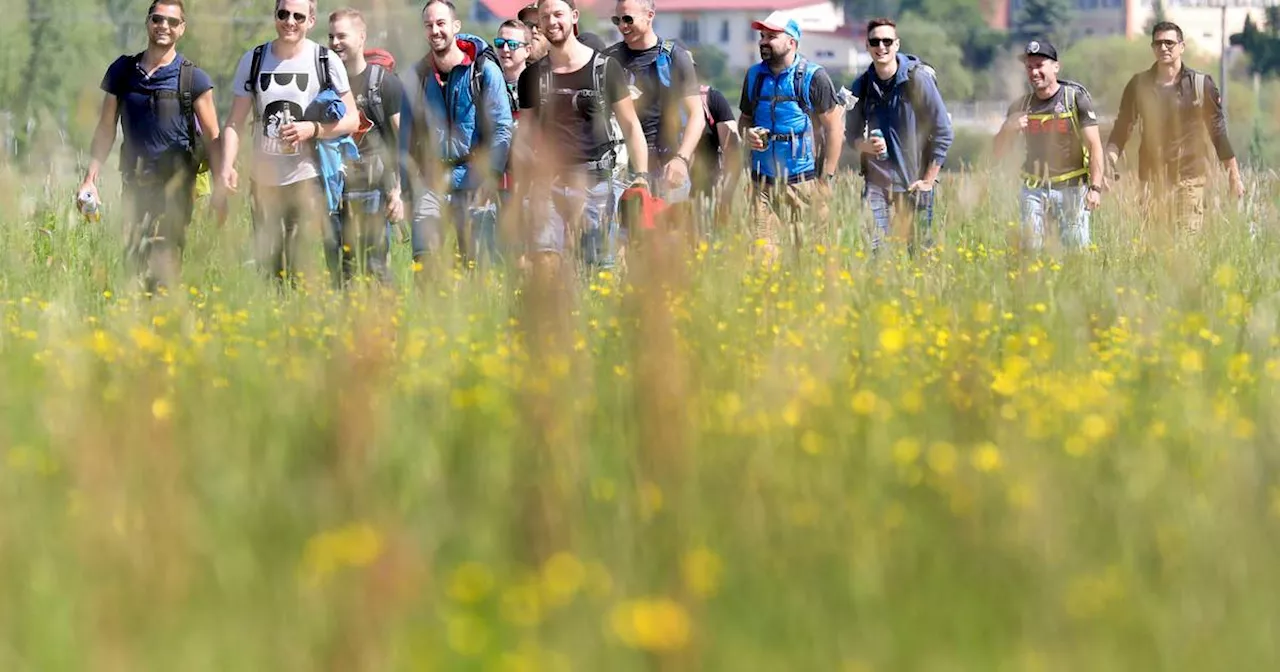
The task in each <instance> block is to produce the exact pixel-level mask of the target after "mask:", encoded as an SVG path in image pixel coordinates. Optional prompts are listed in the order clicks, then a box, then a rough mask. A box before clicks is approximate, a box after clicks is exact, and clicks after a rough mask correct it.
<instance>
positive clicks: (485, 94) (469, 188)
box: [400, 0, 512, 268]
mask: <svg viewBox="0 0 1280 672" xmlns="http://www.w3.org/2000/svg"><path fill="white" fill-rule="evenodd" d="M422 21H423V25H424V26H425V28H426V32H427V40H428V42H429V43H430V46H431V50H430V52H429V53H428V54H427V56H426V57H425V58H423V60H422V61H420V62H418V63H417V64H416V65H415V66H414V69H413V75H412V81H411V82H407V83H406V89H407V90H408V95H406V96H405V101H404V103H403V104H402V106H401V110H402V111H401V118H405V117H407V118H408V119H410V120H411V123H408V124H402V126H401V133H400V138H401V141H400V149H401V152H402V155H403V156H408V157H409V159H411V160H410V161H407V162H406V161H402V168H403V169H405V170H406V172H405V174H404V175H402V176H401V184H403V185H404V186H405V187H406V188H407V187H409V186H410V185H411V184H412V183H411V181H410V180H411V179H413V177H415V176H414V175H412V174H410V172H409V171H408V169H409V168H410V165H411V164H412V165H416V166H417V172H416V177H418V178H419V179H420V182H421V184H422V188H421V189H420V193H418V194H417V198H416V200H415V203H416V206H415V210H414V215H413V258H414V262H415V268H416V267H417V264H422V263H425V262H426V257H427V255H428V254H429V253H431V252H433V251H435V250H436V249H439V248H440V247H441V244H442V239H443V235H444V233H443V230H442V224H441V222H442V220H444V219H446V218H447V219H449V220H451V221H452V222H453V225H454V229H455V231H456V232H457V236H458V253H459V255H460V256H461V259H462V262H463V263H464V264H469V263H471V262H473V261H474V260H475V259H476V240H477V236H480V237H483V238H490V237H491V236H492V233H491V230H492V229H493V228H496V226H497V207H498V205H497V201H498V198H497V197H498V188H499V186H500V184H501V180H502V175H503V173H505V172H506V168H507V155H508V154H509V152H510V148H511V128H512V116H511V102H510V99H509V98H508V97H507V85H506V82H505V80H504V79H503V76H502V67H501V66H500V65H499V64H498V58H497V56H496V55H495V54H494V52H493V49H491V48H490V47H489V45H488V44H486V43H485V41H484V40H482V39H480V38H479V37H476V36H475V35H468V34H465V33H461V32H460V31H461V29H462V22H461V21H460V20H459V19H458V15H457V11H456V9H455V8H454V5H453V3H452V2H451V0H428V2H427V4H426V7H424V8H423V10H422Z"/></svg>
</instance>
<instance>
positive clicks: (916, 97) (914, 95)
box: [851, 59, 938, 116]
mask: <svg viewBox="0 0 1280 672" xmlns="http://www.w3.org/2000/svg"><path fill="white" fill-rule="evenodd" d="M916 73H920V74H923V75H928V76H929V78H930V79H932V80H933V82H934V84H935V85H937V83H938V70H937V69H936V68H934V67H933V66H932V65H930V64H929V62H928V61H925V60H923V59H920V60H917V61H915V62H914V63H913V64H912V66H911V67H910V68H909V69H907V83H906V93H907V102H909V103H911V108H912V109H918V108H919V107H920V106H921V103H922V102H923V100H922V96H923V94H922V93H921V92H920V84H919V81H920V80H918V79H916ZM861 81H862V86H861V87H854V88H855V89H856V90H855V91H852V92H851V93H852V94H853V95H854V97H855V98H856V99H857V100H856V101H855V102H854V104H855V105H856V104H857V103H858V102H860V101H862V100H863V99H865V98H866V97H867V87H869V86H871V78H870V77H868V76H867V75H865V74H864V75H863V76H862V78H861ZM864 116H865V114H864Z"/></svg>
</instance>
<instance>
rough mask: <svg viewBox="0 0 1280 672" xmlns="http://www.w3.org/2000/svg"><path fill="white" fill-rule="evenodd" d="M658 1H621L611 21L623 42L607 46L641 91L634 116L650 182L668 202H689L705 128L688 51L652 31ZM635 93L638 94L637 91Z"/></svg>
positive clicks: (615, 6) (615, 8)
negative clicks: (692, 174) (692, 171)
mask: <svg viewBox="0 0 1280 672" xmlns="http://www.w3.org/2000/svg"><path fill="white" fill-rule="evenodd" d="M655 15H656V11H655V5H654V0H618V2H617V3H616V4H615V5H614V15H613V19H612V20H613V25H614V26H616V27H617V29H618V32H619V33H620V34H621V35H622V41H621V42H619V43H618V44H615V45H614V46H613V47H612V48H610V49H609V50H608V52H607V53H608V54H609V55H610V56H613V57H614V58H616V59H618V63H620V64H621V65H622V67H623V69H625V70H626V71H627V72H628V73H630V75H631V81H632V84H633V85H634V86H635V87H636V88H637V89H638V90H639V92H640V95H639V97H637V98H635V106H636V115H637V116H639V117H640V125H641V126H643V127H644V139H645V143H646V144H647V145H648V150H649V170H650V171H651V174H650V183H651V184H652V185H653V187H654V193H655V194H656V195H658V196H660V197H662V198H663V199H664V200H666V201H667V203H669V204H670V203H678V202H681V201H685V200H688V198H689V191H690V187H691V183H690V181H689V168H690V167H691V165H692V163H693V159H694V156H695V152H697V149H698V141H699V140H701V139H702V132H703V130H704V129H705V128H706V125H707V124H706V119H705V118H704V115H703V114H702V97H701V95H700V93H699V90H698V75H697V73H696V72H695V70H694V66H693V57H692V56H691V55H690V54H689V50H688V49H685V48H684V47H683V46H680V45H678V44H676V43H675V42H674V41H672V40H663V39H661V38H660V37H658V34H657V33H655V32H654V30H653V18H654V16H655ZM633 96H634V93H633Z"/></svg>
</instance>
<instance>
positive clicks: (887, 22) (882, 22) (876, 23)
mask: <svg viewBox="0 0 1280 672" xmlns="http://www.w3.org/2000/svg"><path fill="white" fill-rule="evenodd" d="M885 26H889V27H890V28H892V29H893V32H894V33H895V34H897V32H898V24H897V23H894V21H893V19H889V18H885V17H883V16H882V17H880V18H877V19H871V20H870V21H868V22H867V35H868V36H870V35H871V31H873V30H875V29H876V28H883V27H885Z"/></svg>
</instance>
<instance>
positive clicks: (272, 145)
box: [219, 0, 360, 280]
mask: <svg viewBox="0 0 1280 672" xmlns="http://www.w3.org/2000/svg"><path fill="white" fill-rule="evenodd" d="M315 23H316V3H315V0H278V1H277V2H276V13H275V26H276V35H277V37H276V39H274V40H272V41H271V42H268V43H267V44H266V45H264V48H263V49H262V52H261V57H260V58H261V64H260V66H259V72H258V74H257V77H253V76H252V75H253V61H254V51H255V50H249V51H248V52H246V53H245V54H244V56H242V57H241V58H240V63H239V65H238V66H237V67H236V74H235V78H234V79H233V80H232V83H231V86H232V87H233V90H234V91H235V96H236V97H235V101H234V102H233V103H232V105H231V114H230V116H229V117H228V119H227V127H226V129H225V130H224V131H223V138H224V142H225V145H224V152H225V161H224V162H223V166H222V170H221V175H220V177H221V179H220V185H219V186H220V187H221V188H222V189H223V190H225V191H235V189H236V187H237V185H236V178H235V172H234V171H233V170H232V168H233V167H234V165H235V160H236V155H237V153H238V151H239V148H240V130H241V129H242V128H243V126H244V123H245V121H246V120H247V119H248V116H249V111H250V109H252V110H253V111H254V115H255V117H256V118H257V126H258V128H257V132H256V133H254V134H253V137H254V150H255V152H254V160H253V166H252V168H251V170H250V175H251V176H252V178H251V179H252V184H251V186H250V197H251V199H252V201H253V225H254V252H255V256H256V258H257V260H258V263H259V264H261V265H263V266H264V270H266V271H268V272H270V273H271V275H272V276H273V277H276V278H277V279H285V278H286V277H288V279H290V280H292V279H293V277H292V276H293V274H294V273H295V271H296V268H297V265H298V264H297V260H298V249H297V248H298V245H297V241H298V234H299V229H300V226H301V225H302V224H303V223H304V222H305V221H307V220H308V219H311V220H313V221H316V222H320V221H322V218H323V217H325V216H326V215H325V213H324V211H325V206H324V203H325V195H324V188H323V185H321V182H320V168H319V163H318V160H317V158H316V152H315V146H314V141H317V140H326V139H332V138H337V137H341V136H343V135H348V134H350V133H352V132H354V131H355V130H357V127H358V126H359V123H360V117H359V113H358V112H357V110H356V104H355V99H354V98H352V96H351V90H350V89H351V87H350V85H349V83H348V80H347V71H346V68H344V67H343V65H342V62H341V61H340V60H338V59H337V58H336V57H332V56H329V57H327V58H325V59H323V60H325V61H327V63H328V65H327V68H326V70H327V77H326V76H322V75H323V73H320V72H318V69H319V68H320V67H322V66H321V61H322V59H321V58H320V55H321V54H322V53H326V52H327V49H326V50H325V51H324V52H321V51H319V50H320V49H321V47H320V45H318V44H316V43H315V42H313V41H311V40H309V39H307V31H309V30H311V28H312V26H314V25H315ZM251 79H256V80H257V81H250V80H251ZM326 79H327V80H328V81H329V82H330V86H331V87H332V88H333V90H334V91H335V92H336V93H338V94H339V95H340V96H341V98H342V102H343V103H344V104H345V105H346V108H347V109H346V114H345V115H344V116H343V117H342V119H340V120H338V121H336V122H329V123H323V122H318V121H306V120H304V119H303V111H304V110H306V109H307V106H308V105H310V104H311V102H312V101H313V100H315V98H316V96H318V95H319V94H320V91H321V90H322V87H323V84H322V83H323V82H324V81H325V80H326ZM225 191H224V193H225ZM325 230H328V227H326V228H325Z"/></svg>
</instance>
